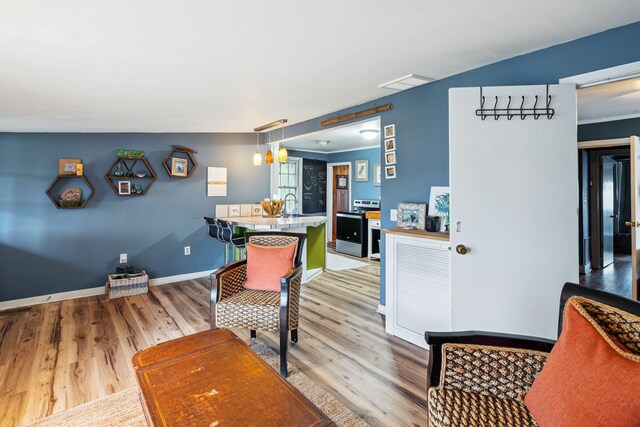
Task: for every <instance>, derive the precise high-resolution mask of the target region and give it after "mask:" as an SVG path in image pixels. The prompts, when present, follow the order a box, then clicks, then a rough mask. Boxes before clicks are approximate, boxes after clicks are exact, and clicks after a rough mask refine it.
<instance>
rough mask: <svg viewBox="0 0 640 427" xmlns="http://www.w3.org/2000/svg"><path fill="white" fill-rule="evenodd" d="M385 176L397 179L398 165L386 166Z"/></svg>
mask: <svg viewBox="0 0 640 427" xmlns="http://www.w3.org/2000/svg"><path fill="white" fill-rule="evenodd" d="M384 177H385V178H386V179H395V177H396V167H395V166H385V168H384Z"/></svg>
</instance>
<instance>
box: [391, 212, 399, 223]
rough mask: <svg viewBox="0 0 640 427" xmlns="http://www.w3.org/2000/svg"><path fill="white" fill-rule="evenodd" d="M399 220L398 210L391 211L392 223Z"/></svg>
mask: <svg viewBox="0 0 640 427" xmlns="http://www.w3.org/2000/svg"><path fill="white" fill-rule="evenodd" d="M397 220H398V209H391V221H397Z"/></svg>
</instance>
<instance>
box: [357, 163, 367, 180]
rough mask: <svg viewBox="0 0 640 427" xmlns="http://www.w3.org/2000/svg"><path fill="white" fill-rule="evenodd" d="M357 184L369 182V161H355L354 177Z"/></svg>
mask: <svg viewBox="0 0 640 427" xmlns="http://www.w3.org/2000/svg"><path fill="white" fill-rule="evenodd" d="M354 180H355V181H357V182H367V181H369V160H356V177H355V179H354Z"/></svg>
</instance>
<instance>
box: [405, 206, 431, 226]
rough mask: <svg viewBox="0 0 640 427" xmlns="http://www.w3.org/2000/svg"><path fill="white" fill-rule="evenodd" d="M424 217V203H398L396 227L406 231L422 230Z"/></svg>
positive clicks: (425, 214)
mask: <svg viewBox="0 0 640 427" xmlns="http://www.w3.org/2000/svg"><path fill="white" fill-rule="evenodd" d="M426 216H427V205H426V204H425V203H398V227H401V228H404V229H407V230H424V221H425V218H426Z"/></svg>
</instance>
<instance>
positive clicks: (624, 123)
mask: <svg viewBox="0 0 640 427" xmlns="http://www.w3.org/2000/svg"><path fill="white" fill-rule="evenodd" d="M632 135H640V117H638V118H635V119H626V120H614V121H611V122H602V123H589V124H586V125H580V126H578V141H594V140H598V139H613V138H627V137H630V136H632Z"/></svg>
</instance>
